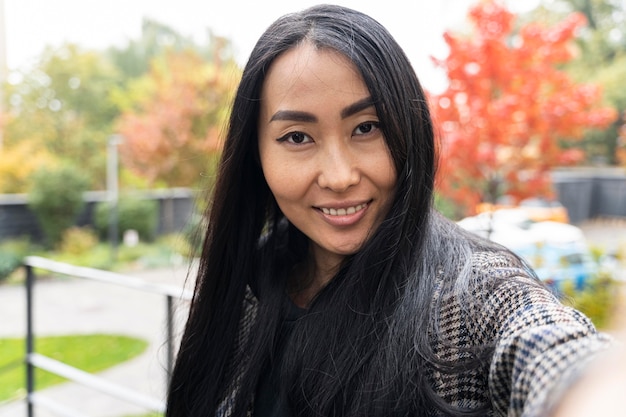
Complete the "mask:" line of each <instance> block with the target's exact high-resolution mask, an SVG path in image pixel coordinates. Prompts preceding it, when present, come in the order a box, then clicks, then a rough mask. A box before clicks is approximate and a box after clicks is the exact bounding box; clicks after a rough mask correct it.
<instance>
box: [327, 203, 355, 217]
mask: <svg viewBox="0 0 626 417" xmlns="http://www.w3.org/2000/svg"><path fill="white" fill-rule="evenodd" d="M365 206H366V204H359V205H358V206H354V207H348V208H345V209H344V208H340V209H334V208H330V209H329V208H326V207H322V208H321V210H322V213H324V214H329V215H331V216H345V215H347V214H354V213H356V212H357V211H360V210H363V209H364V208H365Z"/></svg>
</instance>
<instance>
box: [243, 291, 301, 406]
mask: <svg viewBox="0 0 626 417" xmlns="http://www.w3.org/2000/svg"><path fill="white" fill-rule="evenodd" d="M288 303H289V309H288V311H287V317H285V319H284V320H283V322H282V325H281V328H280V335H279V342H278V346H277V347H276V351H275V352H274V361H273V362H272V363H269V362H268V363H267V364H266V365H265V368H264V370H263V371H262V372H261V376H260V378H259V383H258V385H257V390H256V396H255V399H254V414H253V415H254V416H255V417H289V416H290V415H291V413H290V411H289V404H288V402H287V392H286V391H287V390H286V387H285V385H284V383H282V381H281V380H280V367H281V364H282V362H283V357H284V355H285V345H286V343H285V342H286V341H287V340H288V339H289V336H290V335H291V333H292V332H293V329H294V328H295V326H296V325H297V322H298V319H300V318H301V317H303V316H304V315H305V314H306V312H307V310H305V309H303V308H300V307H298V306H297V305H295V304H294V303H293V302H292V301H291V300H289V301H288Z"/></svg>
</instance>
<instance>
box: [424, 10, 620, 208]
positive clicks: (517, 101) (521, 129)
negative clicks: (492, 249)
mask: <svg viewBox="0 0 626 417" xmlns="http://www.w3.org/2000/svg"><path fill="white" fill-rule="evenodd" d="M468 18H469V20H470V22H471V24H472V28H473V29H472V33H471V34H470V35H469V36H460V35H453V34H451V33H445V34H444V39H445V41H446V43H447V45H448V47H449V54H448V56H447V57H446V58H445V59H442V60H437V59H435V63H436V64H437V65H439V66H440V67H442V68H443V69H444V70H445V71H446V73H447V78H448V81H449V84H448V87H447V89H446V90H445V91H444V92H443V93H441V94H440V95H435V96H433V97H431V103H432V105H433V113H434V115H435V118H436V121H437V123H438V128H439V132H440V135H441V169H440V180H439V182H438V186H439V190H440V192H441V193H442V194H443V195H444V196H445V197H447V198H449V199H451V200H452V201H454V202H456V203H457V204H459V205H460V206H462V207H463V208H464V209H465V210H466V213H467V212H469V213H471V212H472V211H473V210H474V208H475V206H476V204H477V203H479V202H481V201H495V199H496V198H497V197H499V196H500V195H502V194H508V195H512V196H513V197H515V198H517V199H522V198H525V197H528V196H550V194H551V192H552V191H551V187H550V179H549V171H550V169H551V168H553V167H554V166H563V165H568V164H574V163H577V162H579V161H581V160H582V159H583V158H584V154H583V152H582V151H581V150H579V149H577V148H576V146H575V144H576V141H577V140H579V139H581V138H582V137H583V135H584V134H585V132H586V131H587V130H588V129H592V128H602V127H604V126H607V125H608V124H609V123H610V122H611V121H613V120H614V119H615V117H616V112H615V110H614V109H612V108H603V107H601V106H600V102H599V100H600V90H599V88H598V87H596V86H594V85H588V84H576V83H574V81H572V79H571V78H570V77H568V75H567V74H566V73H565V72H563V71H562V70H560V69H559V65H561V64H563V63H564V62H567V61H568V60H570V59H572V58H573V54H574V52H575V50H574V45H573V39H574V37H575V35H576V31H577V30H578V29H579V28H581V27H582V26H583V25H584V24H585V18H584V17H583V16H582V15H580V14H572V15H570V16H569V18H567V19H566V20H564V21H562V22H561V23H560V24H558V25H556V26H553V27H543V26H541V25H539V24H536V23H531V24H528V25H525V26H523V27H521V28H520V29H519V30H518V31H514V19H515V16H514V15H513V14H512V13H510V12H509V11H508V10H506V9H505V8H504V7H503V6H502V5H501V4H500V3H498V2H497V1H493V0H491V1H482V2H480V3H478V4H477V5H476V6H474V7H473V8H471V9H470V11H469V15H468Z"/></svg>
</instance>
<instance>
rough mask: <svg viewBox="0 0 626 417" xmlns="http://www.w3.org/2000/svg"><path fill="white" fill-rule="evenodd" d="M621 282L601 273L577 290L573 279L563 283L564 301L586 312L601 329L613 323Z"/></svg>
mask: <svg viewBox="0 0 626 417" xmlns="http://www.w3.org/2000/svg"><path fill="white" fill-rule="evenodd" d="M619 286H620V282H619V281H616V280H615V279H613V277H612V276H611V275H610V274H607V273H599V274H598V275H597V276H595V277H594V278H592V279H591V280H589V281H588V282H587V283H586V285H585V287H584V288H583V290H582V291H577V290H576V286H575V283H574V282H573V281H567V282H566V283H564V284H563V286H562V288H561V290H562V295H563V302H564V303H565V304H567V305H570V306H572V307H574V308H576V309H577V310H579V311H580V312H582V313H584V314H585V315H586V316H587V317H589V318H590V319H591V321H592V322H593V323H594V324H595V325H596V327H598V328H600V329H605V328H607V327H608V326H609V325H610V324H611V319H612V316H613V313H614V311H615V309H616V308H617V305H618V303H619V294H620V291H619V289H620V287H619Z"/></svg>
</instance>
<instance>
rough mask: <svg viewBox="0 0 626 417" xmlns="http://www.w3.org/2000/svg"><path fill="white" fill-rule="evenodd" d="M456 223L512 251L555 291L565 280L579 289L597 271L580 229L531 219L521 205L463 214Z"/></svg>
mask: <svg viewBox="0 0 626 417" xmlns="http://www.w3.org/2000/svg"><path fill="white" fill-rule="evenodd" d="M458 224H459V225H460V226H461V227H463V228H464V229H466V230H469V231H471V232H473V233H476V234H478V235H480V236H483V237H485V238H488V239H490V240H492V241H494V242H497V243H500V244H501V245H503V246H505V247H507V248H509V249H510V250H512V251H513V252H514V253H516V254H517V255H519V256H520V257H522V258H523V259H525V260H526V261H527V262H528V264H529V265H530V266H532V268H533V269H534V270H535V272H536V273H537V276H538V277H539V278H540V279H541V280H543V281H544V282H546V283H547V284H548V285H550V286H552V287H553V288H554V289H555V290H557V291H559V290H560V288H561V287H562V284H563V283H564V282H566V281H572V282H573V283H574V285H575V287H576V288H577V289H582V288H583V287H584V286H585V283H586V281H587V280H588V279H589V278H591V277H592V276H593V275H594V274H595V273H596V272H597V270H598V266H597V265H596V263H595V262H594V261H593V258H592V257H591V252H590V250H589V247H588V245H587V242H586V240H585V236H584V234H583V232H582V230H581V229H580V228H578V227H576V226H573V225H570V224H566V223H562V222H555V221H535V220H534V219H533V218H531V217H530V216H529V214H528V212H527V211H526V210H524V209H522V208H513V209H500V210H496V211H493V212H485V213H481V214H478V215H476V216H472V217H466V218H465V219H462V220H460V221H459V222H458Z"/></svg>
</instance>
